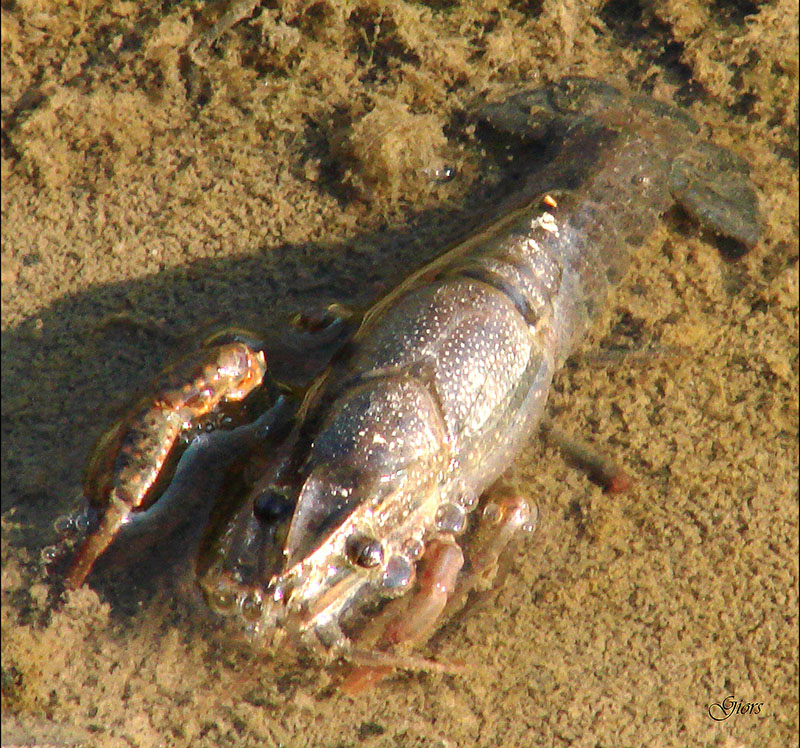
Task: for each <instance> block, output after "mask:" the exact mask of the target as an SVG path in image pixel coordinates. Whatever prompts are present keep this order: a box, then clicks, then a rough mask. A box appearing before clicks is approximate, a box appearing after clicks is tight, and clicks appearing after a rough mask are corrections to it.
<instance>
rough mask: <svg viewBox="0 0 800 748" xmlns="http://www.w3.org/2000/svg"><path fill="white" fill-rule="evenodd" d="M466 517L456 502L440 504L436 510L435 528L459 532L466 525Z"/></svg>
mask: <svg viewBox="0 0 800 748" xmlns="http://www.w3.org/2000/svg"><path fill="white" fill-rule="evenodd" d="M466 522H467V517H466V514H465V513H464V510H463V509H462V508H461V507H460V506H459V505H458V504H442V506H440V507H439V509H438V511H437V512H436V519H435V523H436V529H437V530H438V531H439V532H451V533H453V534H454V535H457V534H458V533H460V532H461V531H462V530H463V529H464V526H465V525H466Z"/></svg>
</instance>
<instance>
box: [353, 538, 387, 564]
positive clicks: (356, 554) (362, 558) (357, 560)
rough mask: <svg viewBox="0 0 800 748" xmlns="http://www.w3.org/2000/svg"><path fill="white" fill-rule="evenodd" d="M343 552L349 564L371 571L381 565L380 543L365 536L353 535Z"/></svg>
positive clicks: (381, 552) (381, 548)
mask: <svg viewBox="0 0 800 748" xmlns="http://www.w3.org/2000/svg"><path fill="white" fill-rule="evenodd" d="M344 552H345V555H346V556H347V558H348V560H349V561H350V562H351V563H354V564H355V565H356V566H361V567H362V568H364V569H372V568H374V567H376V566H380V565H381V564H382V563H383V546H382V545H381V542H380V541H379V540H376V539H375V538H370V537H367V536H366V535H354V536H353V537H351V538H349V539H348V541H347V543H346V544H345V551H344Z"/></svg>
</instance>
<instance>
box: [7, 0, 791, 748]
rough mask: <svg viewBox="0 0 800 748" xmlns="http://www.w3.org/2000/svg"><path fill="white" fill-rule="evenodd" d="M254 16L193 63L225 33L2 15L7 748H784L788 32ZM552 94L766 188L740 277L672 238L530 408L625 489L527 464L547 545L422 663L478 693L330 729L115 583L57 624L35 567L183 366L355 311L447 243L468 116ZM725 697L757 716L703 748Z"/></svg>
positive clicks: (33, 13)
mask: <svg viewBox="0 0 800 748" xmlns="http://www.w3.org/2000/svg"><path fill="white" fill-rule="evenodd" d="M253 5H254V6H255V5H256V4H253ZM273 5H274V4H271V3H264V4H263V7H261V6H259V7H257V8H255V9H254V12H253V15H252V17H251V18H246V19H245V20H243V21H241V22H240V23H238V24H237V25H235V26H234V27H233V28H232V29H231V30H230V31H228V32H227V33H225V34H224V35H223V36H222V37H221V38H220V40H219V41H218V43H217V44H216V45H215V46H214V47H213V48H212V49H202V48H201V49H199V50H198V52H197V54H196V57H197V60H196V61H193V60H192V59H191V58H190V57H189V56H187V55H186V53H185V51H186V46H187V44H188V43H189V42H190V40H191V39H192V38H194V37H193V34H196V33H197V31H198V29H202V28H207V27H208V26H209V25H210V24H211V23H212V22H213V21H214V20H215V19H216V18H217V17H218V15H219V14H220V13H221V12H222V10H223V9H224V7H226V4H225V3H221V4H210V5H208V6H206V5H201V4H199V3H195V4H170V3H152V2H150V3H148V2H145V3H132V2H124V1H123V0H115V1H114V2H110V3H109V2H99V1H98V0H93V1H92V2H84V3H75V4H65V3H61V2H55V1H53V2H48V1H47V0H39V1H37V2H31V1H29V0H18V1H16V2H10V3H5V4H4V6H3V47H2V54H3V141H2V145H3V162H2V169H3V172H2V179H3V182H2V187H3V195H2V216H3V228H2V230H3V254H2V280H3V289H2V294H3V295H2V299H3V371H2V375H3V392H2V395H3V401H2V402H3V471H2V481H3V482H2V501H3V512H4V513H3V618H2V620H3V645H2V646H3V662H2V688H3V714H4V720H3V745H14V744H24V745H33V744H44V743H47V744H53V745H92V746H101V747H102V748H106V747H108V748H111V747H114V748H117V747H122V746H141V747H142V748H146V747H147V748H149V747H150V746H160V745H169V746H172V745H174V746H188V745H192V746H256V745H258V746H287V747H291V748H295V747H297V746H324V747H328V748H343V747H345V746H356V745H365V746H397V745H402V746H420V747H421V746H441V747H442V748H444V747H445V746H448V747H454V746H474V745H477V746H493V745H498V746H500V745H502V746H516V745H519V746H522V745H525V746H527V745H542V746H567V745H575V746H595V745H624V746H640V745H641V746H644V745H647V746H673V745H674V746H686V745H710V746H727V747H730V748H732V747H733V746H740V745H744V746H782V745H788V744H790V741H792V740H793V739H794V738H795V736H796V732H797V728H798V691H797V689H798V668H797V630H798V629H797V604H798V588H797V579H798V574H797V571H798V569H797V551H798V549H797V538H798V513H797V506H798V502H797V499H798V491H797V480H798V469H797V467H798V450H797V425H798V422H797V410H798V409H797V404H798V397H797V381H798V380H797V377H798V372H797V364H798V336H797V312H798V309H797V307H798V286H797V257H798V252H797V247H798V243H797V198H798V192H797V129H796V128H797V71H798V64H797V63H798V55H797V6H796V3H792V2H788V1H783V0H776V2H772V3H755V2H752V3H738V4H722V3H709V4H703V3H688V4H687V3H685V2H680V3H678V2H667V3H658V4H654V5H653V6H652V7H650V6H649V5H647V6H645V7H644V8H642V7H639V6H636V5H629V4H624V3H616V2H612V3H608V4H603V3H600V2H572V3H557V2H543V3H529V4H526V3H513V2H512V3H505V2H498V3H495V4H492V5H491V7H490V8H486V7H483V6H482V5H481V4H474V5H473V4H470V3H467V4H463V5H458V4H451V3H447V2H432V3H429V4H411V3H405V2H400V3H389V2H382V1H381V0H375V1H370V0H366V1H359V0H356V1H355V2H326V1H325V0H322V1H321V2H290V3H285V4H282V5H281V6H280V7H279V8H275V7H273ZM566 74H583V75H592V76H595V77H598V78H602V79H605V80H608V81H610V82H612V83H615V84H617V85H620V86H622V87H626V88H629V89H630V90H632V91H644V92H647V93H650V94H652V95H654V96H656V97H657V98H661V99H663V100H665V101H676V102H678V103H681V104H683V105H685V106H686V107H687V108H688V110H689V112H690V113H691V114H692V116H694V117H695V118H696V119H697V120H698V121H699V122H700V123H701V125H702V126H703V127H704V128H705V130H706V131H708V132H709V133H710V134H712V135H713V138H714V140H715V141H716V142H718V143H720V144H721V145H725V146H728V147H731V148H733V149H734V150H735V151H737V152H738V153H740V154H741V155H743V156H744V157H746V158H747V159H748V161H749V162H750V163H751V164H752V177H753V181H754V183H755V184H756V185H757V187H758V189H759V194H760V198H761V203H762V209H763V214H764V224H765V231H764V237H763V241H762V242H760V243H759V245H758V246H757V247H756V248H755V249H754V250H753V251H752V252H751V253H750V254H749V255H747V256H746V257H744V258H743V259H741V260H740V261H738V262H736V263H728V262H725V261H723V260H721V258H720V256H719V253H718V252H717V251H716V250H715V248H714V247H712V246H710V245H709V244H708V243H706V242H705V241H704V240H703V238H701V237H699V236H697V235H696V234H695V233H694V232H692V231H691V230H690V229H688V228H687V227H686V226H684V225H683V222H682V221H681V219H680V218H679V217H678V218H676V217H673V218H672V219H671V220H670V221H668V223H669V226H666V225H665V226H664V227H663V228H662V229H660V230H659V232H658V233H657V235H656V236H654V237H653V238H652V240H651V241H650V242H649V244H648V247H646V248H645V249H644V250H643V252H642V254H641V256H640V257H639V258H638V260H637V262H636V264H635V267H634V268H633V271H632V272H631V274H630V277H629V278H628V279H627V281H626V283H625V285H624V286H623V288H621V289H620V292H619V294H617V296H616V297H615V299H614V301H613V304H612V307H611V308H610V310H609V313H608V317H607V319H606V320H605V321H604V322H603V324H601V325H599V326H598V329H597V330H596V332H595V333H594V335H593V336H592V339H591V340H590V341H588V342H587V344H586V346H585V347H584V348H583V349H582V350H581V351H580V352H579V353H578V354H577V356H576V357H575V359H574V361H573V363H572V364H570V365H568V366H567V367H566V368H565V370H564V371H563V372H562V373H561V374H560V375H559V377H558V380H557V383H556V386H555V388H554V392H553V396H552V400H551V407H550V410H551V412H552V414H553V417H554V419H555V421H556V423H558V424H559V425H560V426H561V427H562V428H564V429H567V430H569V431H570V432H572V433H575V434H579V435H581V436H583V437H584V438H588V439H591V440H592V441H593V442H595V443H597V444H598V445H600V446H601V447H602V449H604V450H606V451H608V452H611V453H612V454H614V455H615V456H616V457H617V458H619V459H620V460H621V462H622V463H623V464H624V465H625V468H626V470H627V471H628V472H629V473H630V474H631V475H632V476H633V478H634V487H633V488H632V489H631V490H630V491H629V492H627V493H624V494H620V495H615V496H613V497H608V496H606V495H603V494H602V492H601V491H600V489H598V488H597V487H595V486H594V485H592V484H590V483H589V482H588V481H587V480H586V478H585V477H584V476H583V475H581V474H580V473H578V472H576V471H574V470H573V469H571V468H569V467H567V466H566V465H565V464H564V462H563V461H562V459H561V458H560V457H559V455H558V454H556V453H555V452H554V451H553V450H551V449H549V448H545V447H543V446H542V445H541V444H540V443H539V442H538V441H534V442H533V443H532V444H531V447H530V449H529V450H528V451H526V453H525V455H524V456H523V457H522V458H521V460H520V461H519V465H518V466H517V473H518V479H519V480H520V481H521V484H522V486H523V490H524V491H525V492H526V494H527V495H529V496H530V497H531V498H532V499H533V500H535V501H536V502H537V503H538V505H539V508H540V513H541V517H542V520H541V523H540V526H539V528H538V531H537V532H536V533H535V534H534V535H533V536H532V537H531V538H530V539H529V540H527V541H526V542H525V543H524V544H523V546H522V548H521V551H520V553H519V555H518V558H517V561H516V563H515V566H514V569H513V571H512V572H511V574H510V575H509V578H508V580H507V582H506V584H505V586H504V587H503V588H502V589H501V591H500V592H499V593H498V594H497V595H496V596H494V597H492V598H491V599H489V600H488V601H486V602H485V604H483V605H481V606H478V607H477V608H476V609H475V610H473V611H471V612H469V613H468V614H467V615H465V616H463V617H460V618H458V619H457V620H456V621H454V622H452V623H450V624H448V625H447V626H446V627H445V628H444V630H443V631H442V632H441V633H440V634H439V635H438V636H437V637H436V638H435V639H434V641H433V642H432V643H431V645H430V646H429V648H428V649H427V651H426V654H427V655H428V656H432V657H435V658H436V659H439V660H442V661H455V660H464V661H466V663H467V672H466V674H465V675H464V676H442V675H433V674H416V675H414V674H411V675H409V674H398V675H397V676H395V677H394V678H392V679H390V680H389V681H387V682H386V683H385V684H382V685H381V686H380V687H378V688H376V689H375V690H374V692H372V693H369V694H367V695H365V696H364V697H362V698H360V699H358V700H355V701H353V700H350V699H348V698H347V697H345V696H343V695H341V694H339V693H338V692H337V691H336V690H335V689H333V688H332V687H330V686H329V684H330V682H331V676H330V674H329V673H328V672H326V671H324V670H319V669H318V668H316V667H314V666H309V665H308V664H306V663H299V664H298V663H296V662H292V661H290V660H288V659H286V658H280V659H276V658H272V657H267V656H265V655H264V654H263V653H258V652H253V651H248V650H247V649H242V648H239V647H234V646H226V645H225V644H224V642H221V641H220V637H219V636H218V635H215V634H213V633H212V632H210V630H209V625H208V622H207V621H206V618H205V617H204V615H203V612H202V609H200V608H195V607H194V606H192V605H190V604H187V603H185V602H183V601H181V600H180V599H178V598H176V596H175V595H174V589H173V587H174V585H170V584H167V583H163V584H162V583H161V582H160V581H159V582H158V583H156V584H148V581H147V579H144V580H142V579H141V578H137V575H136V573H133V574H127V575H126V574H121V575H113V574H110V575H108V576H107V577H105V578H99V579H98V580H97V581H95V582H94V583H93V585H94V586H93V587H87V588H84V589H81V590H79V591H77V592H73V593H70V594H69V595H67V596H66V599H64V600H62V601H60V602H59V603H58V604H57V605H56V607H55V608H52V605H51V604H52V600H49V599H48V593H49V590H50V589H51V580H49V579H48V577H47V576H46V574H45V573H44V571H43V570H42V568H41V565H40V564H39V560H38V559H39V552H40V549H41V548H42V547H43V546H45V545H47V544H48V543H51V542H53V541H54V538H55V536H54V533H53V530H52V522H53V520H54V518H55V517H57V516H59V515H60V514H63V513H64V512H66V511H68V510H69V509H70V508H71V507H72V506H73V503H74V502H73V497H74V496H75V494H76V493H77V492H78V490H79V482H80V473H81V467H82V464H83V461H84V460H85V458H86V455H87V453H88V451H89V449H90V447H91V445H92V442H93V440H94V439H95V438H96V437H97V436H98V434H99V433H100V432H101V431H102V429H103V428H104V427H105V426H106V425H107V424H108V423H109V422H110V420H111V418H112V417H113V413H114V411H115V408H116V407H117V405H118V403H119V402H120V401H121V400H123V399H124V397H125V394H126V393H128V392H129V391H131V390H133V389H135V388H136V387H139V386H141V385H142V384H144V383H146V382H147V380H148V379H149V378H150V377H151V376H153V374H154V373H155V372H157V371H158V369H159V367H160V366H161V365H162V364H163V363H164V362H165V361H167V360H169V358H170V356H171V355H172V354H173V352H174V347H175V343H174V340H173V338H172V337H171V335H173V334H174V335H177V336H179V337H184V338H186V337H190V336H191V335H192V333H193V331H195V330H197V329H200V328H201V327H203V326H205V325H208V324H209V323H227V322H234V321H238V322H240V323H244V324H248V325H250V326H256V327H258V328H259V329H261V330H263V331H265V332H266V333H267V334H273V333H277V332H278V331H279V330H280V328H281V326H282V325H283V320H284V319H286V318H287V317H288V315H289V314H291V313H292V312H294V311H297V310H298V309H315V308H319V307H321V306H323V305H324V304H326V303H328V302H330V301H333V300H340V301H344V302H346V303H349V304H352V305H356V306H358V305H362V306H363V305H366V304H368V303H369V302H370V301H371V300H372V299H374V298H375V297H376V296H377V295H379V294H380V293H381V291H383V290H385V289H387V288H389V287H391V286H392V285H393V284H395V283H396V282H397V280H398V279H399V278H401V277H402V276H403V275H404V274H406V272H407V271H408V270H409V269H410V268H411V267H414V266H416V265H417V264H419V263H420V262H422V261H424V260H425V259H428V258H430V257H432V256H434V255H435V254H436V252H437V251H440V250H441V248H442V247H443V246H444V245H445V244H446V243H447V240H448V238H450V237H451V236H454V235H455V234H457V233H458V228H459V226H460V225H461V224H462V223H463V222H464V211H465V208H464V205H465V199H466V198H465V196H466V195H467V194H468V192H469V191H470V189H471V185H472V183H473V180H475V179H477V178H478V177H479V176H480V158H479V157H478V156H477V154H476V152H475V151H474V149H473V148H472V146H471V144H470V141H469V140H468V139H463V138H462V137H460V135H459V133H460V132H461V130H459V128H461V127H462V124H463V118H462V117H461V116H460V115H459V113H460V112H463V111H468V110H469V106H470V103H471V102H472V101H473V100H474V99H475V97H476V96H478V95H483V94H496V95H499V93H500V92H502V91H503V90H504V89H506V88H508V87H509V86H514V85H518V84H520V83H526V84H535V83H536V82H539V81H549V80H553V79H557V78H560V77H562V76H563V75H566ZM443 164H454V165H456V166H457V167H458V175H457V176H456V178H455V179H453V180H451V181H449V182H444V183H442V182H437V181H436V180H434V179H431V172H432V170H434V171H435V170H436V169H437V168H440V167H441V166H442V165H443ZM112 317H113V319H115V320H116V321H112V322H111V323H110V324H109V319H110V318H112ZM121 317H122V318H123V319H121ZM124 320H127V321H124ZM618 348H622V349H624V350H625V351H628V353H627V354H625V355H623V356H622V357H620V356H617V355H610V354H611V352H613V351H616V350H617V349H618ZM598 349H599V350H600V351H601V353H600V354H599V355H597V354H593V351H597V350H598ZM143 568H144V569H145V571H146V570H147V567H146V566H145V567H143ZM148 573H149V572H148ZM140 576H141V575H140ZM728 696H733V697H734V698H735V699H736V700H738V701H741V702H743V703H760V704H762V706H761V707H760V710H759V712H758V713H753V710H747V712H746V713H736V714H732V715H731V716H730V717H729V718H728V719H726V720H723V721H715V720H713V719H711V717H710V716H709V713H708V707H709V705H711V704H713V703H715V702H722V700H723V699H725V698H726V697H728Z"/></svg>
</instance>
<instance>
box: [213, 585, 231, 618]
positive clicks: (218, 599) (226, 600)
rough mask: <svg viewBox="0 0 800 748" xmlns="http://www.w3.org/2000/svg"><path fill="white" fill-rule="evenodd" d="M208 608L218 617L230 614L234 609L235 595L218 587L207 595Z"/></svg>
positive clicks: (222, 586)
mask: <svg viewBox="0 0 800 748" xmlns="http://www.w3.org/2000/svg"><path fill="white" fill-rule="evenodd" d="M208 606H209V607H210V608H211V610H213V611H214V612H215V613H219V614H220V615H223V616H225V615H228V614H230V613H231V612H232V611H233V609H234V607H236V593H235V592H233V590H229V589H227V588H226V587H225V586H224V585H220V586H219V587H218V588H217V589H216V590H214V591H213V592H211V593H209V595H208Z"/></svg>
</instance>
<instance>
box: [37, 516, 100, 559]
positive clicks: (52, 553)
mask: <svg viewBox="0 0 800 748" xmlns="http://www.w3.org/2000/svg"><path fill="white" fill-rule="evenodd" d="M93 514H94V512H93V511H92V510H91V508H89V507H82V508H80V509H76V510H75V511H72V512H69V513H68V514H62V515H61V516H60V517H58V518H57V519H56V520H55V522H53V529H54V530H55V531H56V533H57V535H58V541H57V542H55V543H53V544H52V545H47V546H45V547H44V548H42V550H41V559H42V562H43V563H44V564H45V566H50V565H51V564H54V563H56V562H58V561H61V560H62V559H63V558H64V557H65V556H66V555H67V554H69V553H71V552H72V551H73V549H74V548H75V546H76V545H78V543H80V542H81V541H82V540H83V539H84V538H86V536H87V535H88V533H89V530H90V529H91V528H92V524H93Z"/></svg>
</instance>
